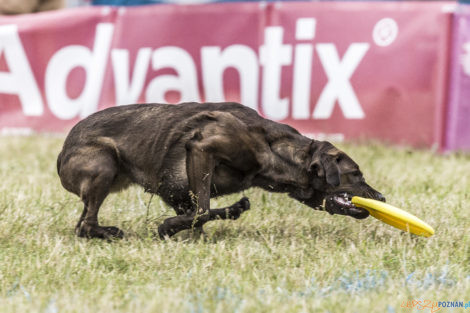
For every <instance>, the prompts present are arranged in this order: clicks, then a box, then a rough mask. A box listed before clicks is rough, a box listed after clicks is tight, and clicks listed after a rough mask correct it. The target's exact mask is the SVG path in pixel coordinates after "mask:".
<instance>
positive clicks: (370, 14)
mask: <svg viewBox="0 0 470 313" xmlns="http://www.w3.org/2000/svg"><path fill="white" fill-rule="evenodd" d="M209 2H210V3H209ZM212 2H218V3H212ZM468 7H469V5H468V4H466V3H465V2H464V1H462V2H457V1H232V0H229V1H211V0H0V13H1V14H2V15H1V16H0V113H1V115H0V130H1V132H2V133H4V134H9V133H20V134H29V133H34V132H39V133H43V132H54V133H65V132H67V131H68V130H69V129H70V128H71V127H72V126H73V125H74V124H75V123H76V122H77V121H79V120H80V119H82V118H84V117H86V116H87V115H89V114H91V113H93V112H95V111H97V110H100V109H103V108H105V107H109V106H114V105H124V104H130V103H142V102H168V103H175V104H176V103H181V102H188V101H197V102H200V101H210V102H221V101H237V102H241V103H243V104H244V105H246V106H249V107H251V108H253V109H256V110H257V111H258V112H259V113H260V114H262V115H263V116H265V117H267V118H270V119H273V120H276V121H279V122H282V123H287V124H290V125H292V126H293V127H295V128H297V129H299V130H300V131H301V132H302V133H304V134H306V135H308V136H311V137H315V138H333V139H335V140H362V139H366V140H379V141H381V142H385V143H393V144H398V145H411V146H414V147H426V148H433V149H438V150H440V151H467V150H470V103H469V101H468V100H467V99H469V98H470V94H469V93H470V92H467V90H470V39H469V38H470V27H469V26H468V25H469V24H470V10H469V9H468Z"/></svg>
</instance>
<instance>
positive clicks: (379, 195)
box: [376, 192, 386, 202]
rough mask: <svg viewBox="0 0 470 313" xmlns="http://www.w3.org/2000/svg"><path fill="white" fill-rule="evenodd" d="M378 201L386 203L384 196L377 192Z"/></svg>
mask: <svg viewBox="0 0 470 313" xmlns="http://www.w3.org/2000/svg"><path fill="white" fill-rule="evenodd" d="M376 199H377V200H379V201H382V202H386V201H385V197H384V195H383V194H381V193H380V192H377V195H376Z"/></svg>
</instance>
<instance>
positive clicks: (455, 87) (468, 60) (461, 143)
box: [444, 5, 470, 151]
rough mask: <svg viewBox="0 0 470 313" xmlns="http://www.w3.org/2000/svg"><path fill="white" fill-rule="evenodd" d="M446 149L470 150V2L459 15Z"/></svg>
mask: <svg viewBox="0 0 470 313" xmlns="http://www.w3.org/2000/svg"><path fill="white" fill-rule="evenodd" d="M453 30H454V33H453V36H452V38H453V45H452V60H451V83H450V87H449V104H448V115H447V118H448V119H447V127H446V142H445V145H444V149H445V150H467V151H469V150H470V101H469V99H470V5H461V6H460V7H459V10H458V11H457V12H456V14H455V18H454V27H453Z"/></svg>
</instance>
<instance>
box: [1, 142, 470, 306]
mask: <svg viewBox="0 0 470 313" xmlns="http://www.w3.org/2000/svg"><path fill="white" fill-rule="evenodd" d="M62 141H63V138H54V137H44V136H33V137H0V158H1V162H0V312H45V313H55V312H81V313H84V312H188V313H189V312H191V313H192V312H194V313H200V312H286V313H287V312H289V313H290V312H326V311H329V312H341V313H342V312H412V311H413V312H418V310H417V309H416V308H415V309H413V310H410V309H404V308H401V307H400V306H401V304H402V303H403V301H406V300H425V299H429V300H433V301H447V300H449V301H451V300H452V301H454V300H458V301H466V302H467V301H469V300H470V296H469V295H470V236H469V235H470V231H469V230H470V201H469V200H470V199H469V198H470V157H469V156H465V155H446V156H439V155H436V154H434V153H432V152H430V151H421V150H408V149H404V148H388V147H385V146H382V145H378V144H369V145H352V144H341V145H340V147H341V148H342V149H343V150H345V151H346V152H347V153H348V154H349V155H351V156H352V157H353V158H354V159H355V160H356V161H357V162H358V163H359V164H360V165H361V168H362V170H363V172H364V174H365V177H366V179H367V180H368V182H369V183H370V184H371V185H372V186H374V187H376V188H377V189H378V190H380V191H382V192H383V193H384V195H386V197H387V201H388V202H389V203H391V204H393V205H395V206H398V207H402V208H404V209H406V210H407V211H409V212H411V213H413V214H415V215H417V216H419V217H422V218H423V219H424V220H425V221H427V222H428V223H429V224H431V225H432V226H434V228H435V230H436V234H435V235H434V236H433V237H431V238H422V237H416V236H413V235H409V234H407V233H404V232H401V231H399V230H396V229H394V228H392V227H390V226H388V225H386V224H383V223H381V222H379V221H378V220H375V219H373V218H368V219H366V220H362V221H357V220H354V219H352V218H348V217H343V216H330V215H329V214H326V213H324V212H316V211H313V210H311V209H309V208H308V207H305V206H303V205H301V204H300V203H298V202H296V201H295V200H292V199H290V198H289V197H287V196H286V195H281V194H270V193H267V192H264V191H262V190H259V189H250V190H248V191H246V192H245V194H246V195H247V196H248V197H249V198H250V200H251V204H252V210H250V211H249V212H247V213H245V214H244V215H243V216H242V217H241V218H240V219H239V220H237V221H215V222H211V223H209V224H207V226H206V227H205V230H206V233H207V234H206V236H205V237H203V238H194V237H192V236H190V234H188V233H183V234H181V235H178V236H177V238H175V239H172V240H167V241H160V240H156V239H153V237H152V233H153V232H154V231H155V230H156V228H157V227H158V225H159V223H160V222H161V221H162V220H163V219H164V218H165V217H167V216H171V215H174V213H173V210H172V209H171V208H169V207H167V206H166V205H165V204H164V203H163V202H162V201H160V199H159V198H158V197H154V198H153V200H152V201H151V202H150V206H149V208H148V213H147V205H148V203H149V200H150V195H149V194H146V193H144V192H143V191H142V189H140V188H137V187H133V188H131V189H128V190H126V191H124V192H122V193H120V194H113V195H111V196H109V197H108V198H107V200H106V201H105V203H104V204H103V206H102V209H101V211H100V221H101V223H102V224H103V225H115V226H118V227H120V228H121V229H123V230H124V231H126V234H127V236H126V238H125V239H124V240H120V241H115V242H111V243H110V242H106V241H101V240H86V239H80V238H77V237H76V236H75V235H74V233H73V229H74V226H75V223H76V221H77V219H78V217H79V215H80V213H81V210H82V204H81V203H80V201H79V200H78V198H77V197H76V196H75V195H72V194H69V193H67V192H66V191H65V190H64V189H63V188H62V187H61V185H60V182H59V179H58V176H57V174H56V165H55V162H56V156H57V154H58V152H59V150H60V147H61V144H62ZM241 196H242V194H237V195H232V196H229V197H224V198H220V199H215V200H213V201H212V205H213V206H222V205H227V204H231V203H233V202H235V201H237V200H238V199H239V198H240V197H241ZM449 311H450V310H449V309H442V310H441V312H449ZM464 311H467V310H464V309H456V310H455V311H454V312H464ZM423 312H430V310H429V309H426V310H425V311H423Z"/></svg>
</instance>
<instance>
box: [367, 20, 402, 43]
mask: <svg viewBox="0 0 470 313" xmlns="http://www.w3.org/2000/svg"><path fill="white" fill-rule="evenodd" d="M397 36H398V24H397V22H395V20H394V19H391V18H388V17H386V18H383V19H381V20H380V21H378V22H377V24H375V26H374V30H373V32H372V38H373V39H374V42H375V44H376V45H377V46H380V47H386V46H389V45H391V44H392V43H393V42H394V41H395V39H396V38H397Z"/></svg>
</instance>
